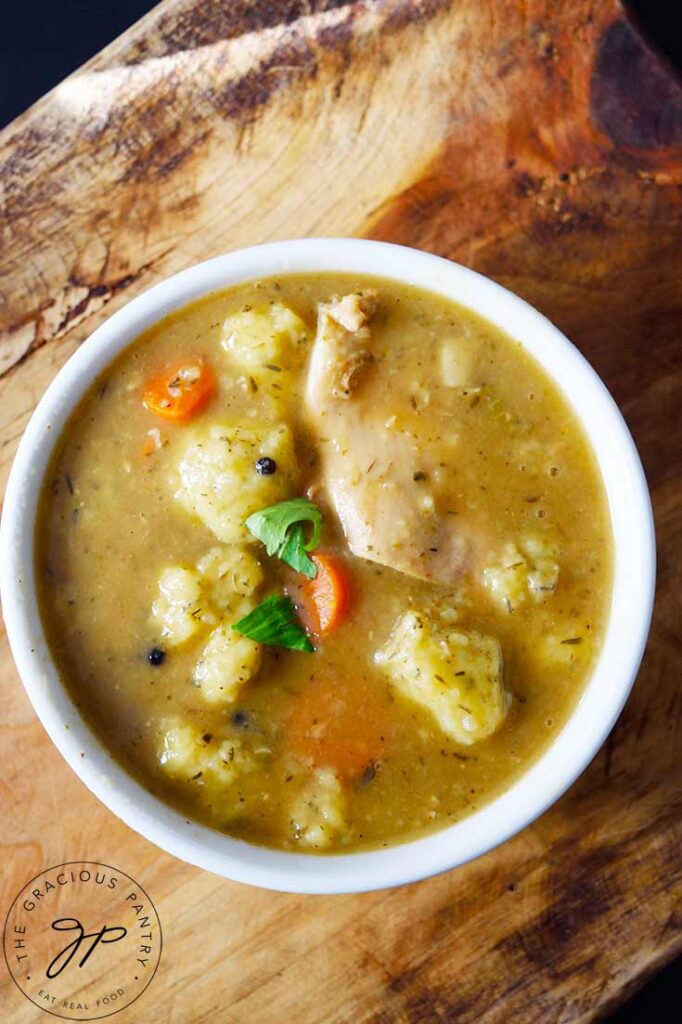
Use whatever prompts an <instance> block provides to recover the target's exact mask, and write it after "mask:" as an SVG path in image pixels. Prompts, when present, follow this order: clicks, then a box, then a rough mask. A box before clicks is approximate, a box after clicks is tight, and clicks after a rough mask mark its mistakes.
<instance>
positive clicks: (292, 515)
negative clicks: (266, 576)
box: [244, 498, 324, 580]
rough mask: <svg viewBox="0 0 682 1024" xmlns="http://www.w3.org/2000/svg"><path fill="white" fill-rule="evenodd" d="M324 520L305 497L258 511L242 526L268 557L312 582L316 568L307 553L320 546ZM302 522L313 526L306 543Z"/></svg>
mask: <svg viewBox="0 0 682 1024" xmlns="http://www.w3.org/2000/svg"><path fill="white" fill-rule="evenodd" d="M323 521H324V517H323V515H322V511H321V509H319V508H318V507H317V505H316V504H315V503H314V502H312V501H309V500H308V499H307V498H291V499H290V500H289V501H280V502H279V503H278V504H277V505H269V506H268V507H267V508H262V509H259V511H258V512H254V513H253V515H250V516H249V518H248V519H247V520H246V521H245V522H244V526H245V527H246V528H247V530H248V531H249V533H252V534H253V536H254V537H257V538H258V540H260V541H262V543H263V544H265V549H266V551H267V553H268V554H269V555H274V556H275V557H277V558H280V559H281V560H282V561H283V562H286V563H287V565H290V566H291V567H292V569H296V571H297V572H300V573H303V575H304V576H307V577H308V578H309V579H311V580H312V579H315V576H316V575H317V566H316V565H315V563H314V562H313V561H311V559H310V558H308V555H307V554H306V552H307V551H312V550H313V548H316V547H317V545H318V544H319V542H320V537H321V535H322V523H323ZM304 523H310V524H311V526H312V530H311V534H310V539H309V540H308V541H306V539H305V529H304V525H303V524H304Z"/></svg>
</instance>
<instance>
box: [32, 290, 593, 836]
mask: <svg viewBox="0 0 682 1024" xmlns="http://www.w3.org/2000/svg"><path fill="white" fill-rule="evenodd" d="M37 542H38V543H37V577H38V585H39V596H40V603H41V609H42V616H43V621H44V626H45V630H46V634H47V636H48V640H49V643H50V646H51V649H52V652H53V655H54V658H55V660H56V663H57V665H58V667H59V670H60V672H61V673H62V675H63V678H64V681H65V683H66V684H67V686H68V688H69V690H70V692H71V694H72V696H73V700H74V701H75V703H76V704H77V706H78V707H79V709H80V710H81V713H82V714H83V715H84V716H85V717H86V719H87V720H88V721H89V722H90V723H91V726H92V728H93V729H94V730H95V731H96V732H97V733H98V734H99V736H100V737H101V739H102V740H103V742H104V743H105V744H106V746H107V747H108V749H109V750H110V751H111V752H112V754H113V755H114V756H115V757H116V758H117V759H118V760H119V761H120V762H121V763H122V764H123V765H124V766H125V767H126V769H127V770H128V771H130V772H131V773H132V774H134V775H135V776H136V777H137V778H138V779H139V780H140V781H141V782H142V783H143V785H145V786H146V787H147V788H148V789H149V790H150V791H152V792H154V793H155V794H157V795H159V796H160V797H161V798H162V799H164V800H165V801H167V802H169V803H171V804H172V805H174V806H175V807H177V808H179V809H181V810H182V812H183V813H184V814H185V815H186V816H188V817H190V818H194V819H198V820H200V821H202V822H204V823H206V824H208V825H210V826H212V827H213V828H216V829H219V830H221V831H224V832H227V833H229V834H231V835H233V836H236V837H239V838H242V839H245V840H247V841H249V842H253V843H260V844H265V845H268V846H273V847H278V848H283V849H288V850H300V851H304V852H309V853H318V852H325V851H347V850H356V849H359V848H372V847H378V846H386V845H389V844H391V843H396V842H399V841H401V840H404V839H407V838H411V837H414V836H415V835H418V834H421V833H424V832H426V831H429V830H433V829H435V828H442V827H444V826H446V825H448V824H451V823H452V822H455V821H458V820H460V819H462V818H464V817H466V816H467V815H469V814H471V813H472V811H474V810H476V809H477V808H480V807H481V806H482V805H484V804H485V803H486V802H488V801H490V800H491V799H492V798H494V797H495V796H497V795H498V794H500V793H501V792H502V791H504V790H505V789H506V788H508V787H509V786H510V784H511V783H513V782H514V780H515V779H517V778H518V777H519V775H520V774H521V773H523V772H524V771H525V770H526V769H527V768H528V767H529V765H531V764H532V762H533V761H535V760H536V759H537V758H538V756H539V755H540V754H541V753H542V752H543V751H544V750H545V748H546V747H547V745H548V744H549V743H550V742H551V741H552V739H553V738H554V737H555V736H556V735H557V733H558V731H559V730H560V729H561V728H562V726H563V725H564V723H565V722H566V719H567V717H568V716H569V715H570V713H571V711H572V709H573V707H574V705H575V703H576V701H577V699H578V698H579V697H580V694H581V692H582V690H583V688H584V686H585V683H586V681H587V679H588V677H589V675H590V672H591V670H592V668H593V665H594V662H595V658H596V657H597V654H598V651H599V647H600V643H601V640H602V637H603V635H604V630H605V625H606V619H607V613H608V607H609V601H610V586H611V575H610V572H611V570H610V566H611V548H612V538H611V532H610V525H609V517H608V508H607V503H606V498H605V494H604V490H603V486H602V482H601V478H600V475H599V471H598V468H597V465H596V461H595V459H594V457H593V454H592V451H591V449H590V447H589V444H588V442H587V440H586V438H585V436H584V434H583V432H582V429H581V427H580V425H579V423H578V422H577V420H576V418H575V416H574V415H573V413H572V411H571V409H570V407H569V406H568V404H567V403H566V401H565V400H564V398H563V397H562V395H561V393H560V392H559V390H558V389H557V387H556V386H555V385H554V383H553V382H552V381H551V380H550V379H549V378H548V377H547V375H546V374H545V372H544V371H543V370H542V369H541V368H540V366H539V365H538V364H537V363H536V362H535V361H534V360H533V359H532V358H531V357H530V356H529V355H528V354H527V353H526V352H525V351H524V349H523V347H522V345H521V344H520V343H519V342H517V341H515V340H513V339H511V338H510V337H508V336H507V335H506V334H504V333H503V332H502V331H501V330H500V329H498V328H497V327H495V326H493V325H492V324H491V323H489V322H487V321H486V320H484V319H482V318H481V317H479V316H477V315H475V314H473V313H472V312H470V311H468V310H467V309H465V308H463V307H461V306H459V305H456V304H454V303H452V302H450V301H447V300H446V299H444V298H442V297H439V296H437V295H434V294H431V293H429V292H426V291H423V290H420V289H416V288H413V287H410V286H408V285H405V284H402V283H398V282H395V281H391V280H384V279H381V278H369V277H365V276H353V275H344V274H326V273H325V274H322V273H321V274H313V275H285V276H281V277H277V278H276V279H275V278H272V279H264V280H260V281H256V282H249V283H246V284H242V285H240V286H238V287H233V288H230V289H229V290H226V291H224V292H220V293H216V294H212V295H210V296H208V297H206V298H204V299H202V300H200V301H198V302H195V303H193V304H191V305H189V306H187V307H185V308H183V309H181V310H179V311H177V312H174V313H173V314H171V315H170V316H169V317H167V318H166V319H165V320H163V321H161V322H160V323H158V324H157V325H156V326H154V327H153V328H151V329H150V330H148V331H147V332H146V333H145V334H143V335H142V336H141V337H140V338H139V339H138V340H137V341H136V342H135V343H134V344H133V345H132V346H130V347H129V348H128V349H127V350H126V351H125V352H124V353H123V354H122V355H121V356H120V357H119V358H118V359H117V360H116V361H115V362H113V363H112V365H111V366H110V367H109V368H108V370H107V371H106V372H105V373H104V374H103V375H102V376H101V377H100V378H99V379H98V380H97V381H96V382H95V383H94V384H93V386H92V388H91V389H90V391H89V392H88V393H87V395H86V396H85V398H84V399H83V401H82V402H81V403H80V405H79V407H78V408H77V409H76V410H75V412H74V413H73V415H72V416H71V418H70V420H69V422H68V424H67V426H66V429H65V430H64V433H63V436H62V437H61V439H60V441H59V443H58V445H57V447H56V450H55V454H54V457H53V460H52V463H51V466H50V468H49V471H48V473H47V476H46V480H45V484H44V488H43V494H42V497H41V507H40V514H39V519H38V526H37Z"/></svg>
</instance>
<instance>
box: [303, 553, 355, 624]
mask: <svg viewBox="0 0 682 1024" xmlns="http://www.w3.org/2000/svg"><path fill="white" fill-rule="evenodd" d="M310 557H311V559H312V561H313V562H314V563H315V565H316V566H317V575H316V576H315V579H312V580H308V579H306V580H305V581H303V582H301V584H300V594H301V601H300V608H299V610H300V612H301V618H302V619H303V624H304V626H306V628H307V629H308V632H309V633H313V634H314V635H315V636H322V635H323V634H325V633H331V632H332V631H333V630H335V629H336V628H337V626H338V625H339V624H340V623H341V622H342V620H343V618H344V616H345V614H346V612H347V611H348V604H349V601H350V580H349V578H348V572H347V570H346V568H345V566H344V564H343V563H342V561H341V560H340V559H339V558H335V557H334V555H330V554H327V553H326V552H323V551H316V552H315V553H314V554H312V555H311V556H310Z"/></svg>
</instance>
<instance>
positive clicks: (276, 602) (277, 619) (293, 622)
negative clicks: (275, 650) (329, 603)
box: [232, 594, 315, 651]
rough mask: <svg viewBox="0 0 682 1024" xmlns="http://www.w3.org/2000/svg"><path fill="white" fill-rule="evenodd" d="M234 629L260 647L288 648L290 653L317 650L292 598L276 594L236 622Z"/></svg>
mask: <svg viewBox="0 0 682 1024" xmlns="http://www.w3.org/2000/svg"><path fill="white" fill-rule="evenodd" d="M232 629H234V631H235V632H236V633H241V634H242V636H248V637H249V638H250V639H251V640H255V641H256V642H257V643H259V644H271V645H272V646H275V647H287V648H288V649H289V650H290V651H314V650H315V648H314V647H313V645H312V644H311V642H310V640H309V639H308V637H307V636H306V632H305V630H304V629H303V626H302V625H301V623H300V622H299V621H298V619H297V618H296V609H295V608H294V603H293V601H292V600H291V598H289V597H278V596H277V594H273V595H272V597H267V598H266V599H265V601H263V602H262V603H261V604H259V605H257V606H256V607H255V608H254V609H253V611H250V612H249V614H248V615H245V616H244V618H243V619H240V620H239V622H235V623H234V625H233V626H232Z"/></svg>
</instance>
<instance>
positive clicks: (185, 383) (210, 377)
mask: <svg viewBox="0 0 682 1024" xmlns="http://www.w3.org/2000/svg"><path fill="white" fill-rule="evenodd" d="M217 386H218V382H217V381H216V377H215V374H214V372H213V370H212V369H211V367H210V366H209V365H208V363H206V362H205V361H204V360H203V359H181V360H178V361H177V362H175V363H170V364H169V365H168V366H165V367H164V368H163V369H162V370H161V371H160V372H159V373H158V374H156V376H155V377H153V378H152V379H151V380H150V381H148V383H147V386H146V388H145V391H144V395H143V399H142V400H143V402H144V404H145V406H146V407H147V409H149V410H151V412H154V413H156V415H157V416H162V417H163V419H165V420H171V421H172V422H174V423H186V422H187V420H190V419H191V418H192V417H193V416H196V415H197V413H199V412H201V410H202V409H203V408H204V407H205V406H206V405H207V404H208V403H209V402H210V400H211V399H212V398H213V396H214V394H215V392H216V388H217Z"/></svg>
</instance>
